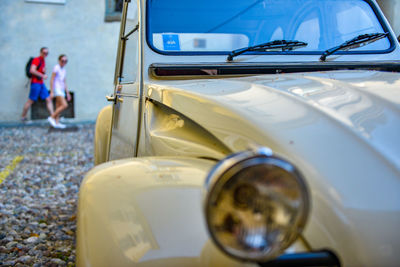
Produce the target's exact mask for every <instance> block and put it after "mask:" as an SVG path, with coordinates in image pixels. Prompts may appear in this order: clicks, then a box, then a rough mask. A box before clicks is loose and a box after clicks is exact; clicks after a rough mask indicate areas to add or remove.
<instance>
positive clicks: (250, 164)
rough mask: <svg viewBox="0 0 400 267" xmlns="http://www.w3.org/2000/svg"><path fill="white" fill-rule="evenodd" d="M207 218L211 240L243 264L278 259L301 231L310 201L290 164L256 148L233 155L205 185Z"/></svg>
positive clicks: (219, 166) (267, 150) (268, 151)
mask: <svg viewBox="0 0 400 267" xmlns="http://www.w3.org/2000/svg"><path fill="white" fill-rule="evenodd" d="M206 190H207V192H206V196H205V215H206V223H207V226H208V229H209V232H210V234H211V237H212V239H213V240H214V242H215V243H216V244H217V246H218V247H220V248H221V249H222V250H223V251H224V252H225V253H227V254H229V255H231V256H233V257H236V258H240V259H244V260H252V261H267V260H270V259H273V258H275V257H277V256H279V255H280V254H281V253H282V252H283V251H284V250H285V249H286V248H287V247H289V246H290V245H291V244H292V243H293V242H294V241H295V240H296V238H297V237H298V235H299V234H300V233H301V231H302V230H303V227H304V225H305V222H306V219H307V215H308V210H309V196H308V192H307V188H306V185H305V182H304V179H303V178H302V176H301V174H300V173H299V172H298V171H297V170H296V168H295V167H294V166H293V165H292V164H290V163H289V162H287V161H285V160H283V159H281V158H279V157H276V156H273V155H272V152H271V150H269V149H267V148H259V149H256V150H249V151H244V152H241V153H237V154H233V155H231V156H229V157H227V158H226V159H224V160H222V161H221V162H220V163H219V164H217V165H216V166H215V167H214V168H213V169H212V170H211V172H210V174H209V175H208V177H207V179H206Z"/></svg>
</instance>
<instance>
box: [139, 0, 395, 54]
mask: <svg viewBox="0 0 400 267" xmlns="http://www.w3.org/2000/svg"><path fill="white" fill-rule="evenodd" d="M147 12H148V13H147V18H148V19H147V41H148V43H149V45H150V46H151V47H152V48H153V49H154V50H156V51H158V52H161V53H183V54H184V53H192V54H193V53H194V54H228V53H229V52H231V51H232V50H235V49H239V48H243V47H248V46H254V45H258V44H261V43H266V42H270V41H273V40H297V41H301V42H306V43H307V44H308V45H307V46H306V47H303V48H300V49H297V50H295V51H289V52H288V51H283V52H282V51H273V52H252V53H267V54H268V53H274V54H277V53H278V54H279V53H284V54H299V53H300V54H313V53H321V52H323V51H325V50H327V49H330V48H332V47H334V46H338V45H340V44H342V43H343V42H345V41H347V40H349V39H352V38H354V37H355V36H358V35H360V34H367V33H377V32H385V31H386V29H383V28H382V25H381V24H380V22H379V20H378V18H377V17H376V15H375V12H374V10H373V9H372V7H371V6H370V5H369V4H368V2H366V1H362V0H252V1H243V0H229V1H227V0H201V1H199V0H196V1H195V0H185V1H182V0H148V2H147ZM389 48H390V42H389V40H388V38H383V39H381V40H379V41H376V42H374V43H372V44H369V45H367V46H363V47H360V48H357V49H354V50H352V51H351V52H350V51H348V52H344V51H341V52H339V53H366V52H377V51H380V52H382V51H385V50H388V49H389Z"/></svg>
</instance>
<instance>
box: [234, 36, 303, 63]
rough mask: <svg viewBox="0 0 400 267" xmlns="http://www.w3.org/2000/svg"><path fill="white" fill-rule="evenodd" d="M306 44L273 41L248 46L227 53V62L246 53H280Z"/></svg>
mask: <svg viewBox="0 0 400 267" xmlns="http://www.w3.org/2000/svg"><path fill="white" fill-rule="evenodd" d="M307 45H308V44H307V43H305V42H299V41H291V40H275V41H271V42H268V43H263V44H259V45H254V46H249V47H245V48H240V49H237V50H233V51H232V52H230V53H229V55H228V58H227V60H228V61H232V59H233V58H234V57H236V56H238V55H241V54H243V53H245V52H248V51H271V50H275V49H277V50H282V51H290V50H293V49H297V48H301V47H305V46H307Z"/></svg>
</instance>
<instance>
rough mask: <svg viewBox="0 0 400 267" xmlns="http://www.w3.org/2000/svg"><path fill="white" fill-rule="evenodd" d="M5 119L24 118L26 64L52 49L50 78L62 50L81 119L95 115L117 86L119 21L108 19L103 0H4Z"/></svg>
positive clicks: (0, 73)
mask: <svg viewBox="0 0 400 267" xmlns="http://www.w3.org/2000/svg"><path fill="white" fill-rule="evenodd" d="M0 12H1V15H0V29H1V30H0V58H1V59H2V60H1V61H0V93H1V100H0V101H1V103H0V121H16V120H19V118H20V116H21V112H22V106H23V105H24V103H25V102H26V100H27V99H28V94H29V88H27V87H26V84H27V82H28V78H26V76H25V64H26V62H27V60H28V59H29V57H31V56H35V57H36V56H38V55H39V50H40V48H41V47H42V46H47V47H48V48H49V51H50V54H49V56H48V57H47V59H46V68H47V74H48V76H49V78H48V79H47V80H46V81H45V84H46V86H47V87H48V88H49V89H50V87H49V83H50V76H51V72H52V69H53V67H54V65H55V64H56V63H57V59H58V56H59V55H60V54H66V55H67V56H68V59H69V61H68V64H67V66H66V68H67V83H68V85H69V86H68V87H69V89H70V90H71V91H73V92H74V93H75V117H76V118H77V120H94V119H95V118H96V115H97V113H98V111H99V110H100V109H101V108H102V107H103V106H105V105H107V102H106V101H105V95H107V94H111V93H112V91H113V77H114V68H115V57H116V51H117V39H118V33H119V22H105V21H104V16H105V1H104V0H65V4H48V3H47V4H46V3H33V2H27V1H25V0H0Z"/></svg>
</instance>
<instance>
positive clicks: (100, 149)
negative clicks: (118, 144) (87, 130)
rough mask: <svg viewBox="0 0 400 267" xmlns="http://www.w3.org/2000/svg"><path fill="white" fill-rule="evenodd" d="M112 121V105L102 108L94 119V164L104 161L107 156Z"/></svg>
mask: <svg viewBox="0 0 400 267" xmlns="http://www.w3.org/2000/svg"><path fill="white" fill-rule="evenodd" d="M111 121H112V106H111V105H108V106H105V107H104V108H102V109H101V110H100V112H99V115H98V116H97V119H96V128H95V134H94V164H95V165H98V164H100V163H103V162H106V161H107V158H108V151H109V144H110V134H111Z"/></svg>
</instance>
